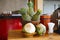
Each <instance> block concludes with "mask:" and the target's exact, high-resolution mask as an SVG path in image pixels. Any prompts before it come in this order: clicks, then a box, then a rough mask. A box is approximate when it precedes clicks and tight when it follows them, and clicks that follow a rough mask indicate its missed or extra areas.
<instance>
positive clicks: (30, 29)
mask: <svg viewBox="0 0 60 40" xmlns="http://www.w3.org/2000/svg"><path fill="white" fill-rule="evenodd" d="M23 30H24V32H26V33H35V30H36V28H35V26H34V25H33V24H32V23H27V24H25V25H24V28H23Z"/></svg>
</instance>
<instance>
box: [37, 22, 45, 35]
mask: <svg viewBox="0 0 60 40" xmlns="http://www.w3.org/2000/svg"><path fill="white" fill-rule="evenodd" d="M36 27H37V33H38V34H39V35H42V34H45V33H46V26H44V25H43V24H41V23H40V24H38V25H36Z"/></svg>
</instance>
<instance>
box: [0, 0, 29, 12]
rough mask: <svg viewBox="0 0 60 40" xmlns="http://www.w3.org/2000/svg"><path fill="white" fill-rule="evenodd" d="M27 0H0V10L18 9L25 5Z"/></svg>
mask: <svg viewBox="0 0 60 40" xmlns="http://www.w3.org/2000/svg"><path fill="white" fill-rule="evenodd" d="M27 2H28V0H0V12H2V11H7V10H8V11H10V10H11V11H14V10H19V9H20V8H22V7H27V5H26V4H27Z"/></svg>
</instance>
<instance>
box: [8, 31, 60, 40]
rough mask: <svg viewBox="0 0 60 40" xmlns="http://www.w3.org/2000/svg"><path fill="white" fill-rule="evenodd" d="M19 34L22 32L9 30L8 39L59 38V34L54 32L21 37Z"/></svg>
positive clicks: (36, 39)
mask: <svg viewBox="0 0 60 40" xmlns="http://www.w3.org/2000/svg"><path fill="white" fill-rule="evenodd" d="M21 36H22V33H21V32H20V31H9V35H8V40H60V35H59V34H56V33H53V34H46V35H43V36H34V37H28V38H23V37H21Z"/></svg>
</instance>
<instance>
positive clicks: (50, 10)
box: [43, 1, 60, 14]
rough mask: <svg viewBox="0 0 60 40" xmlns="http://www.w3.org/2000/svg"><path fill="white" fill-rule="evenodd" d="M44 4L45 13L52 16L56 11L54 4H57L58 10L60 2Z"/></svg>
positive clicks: (46, 2) (45, 2)
mask: <svg viewBox="0 0 60 40" xmlns="http://www.w3.org/2000/svg"><path fill="white" fill-rule="evenodd" d="M43 3H44V5H43V11H44V12H43V13H50V14H52V13H53V11H54V4H56V8H58V4H60V1H43Z"/></svg>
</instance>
